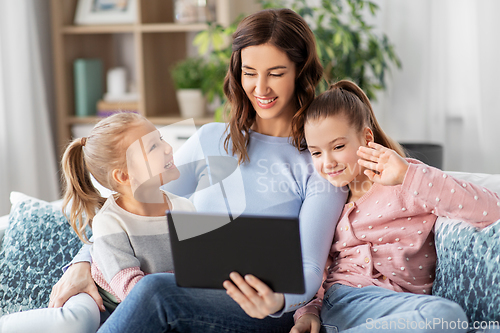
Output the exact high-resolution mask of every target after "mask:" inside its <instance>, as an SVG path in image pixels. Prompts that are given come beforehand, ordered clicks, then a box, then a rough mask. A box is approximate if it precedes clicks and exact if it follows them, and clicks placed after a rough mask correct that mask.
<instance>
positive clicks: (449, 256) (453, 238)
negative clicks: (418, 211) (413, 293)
mask: <svg viewBox="0 0 500 333" xmlns="http://www.w3.org/2000/svg"><path fill="white" fill-rule="evenodd" d="M435 243H436V251H437V256H438V263H437V268H436V280H435V282H434V286H433V289H432V293H433V294H434V295H437V296H441V297H444V298H447V299H450V300H452V301H455V302H456V303H458V304H460V306H461V307H462V308H463V309H464V310H465V313H466V314H467V317H468V318H469V320H470V322H471V323H472V322H474V321H500V311H498V309H500V220H499V221H497V222H495V223H494V224H492V225H490V226H488V227H486V228H484V229H482V230H479V229H476V228H474V227H473V226H471V225H469V224H467V223H465V222H460V221H454V220H448V219H442V218H438V222H437V223H436V242H435Z"/></svg>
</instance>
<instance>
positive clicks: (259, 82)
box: [241, 44, 297, 119]
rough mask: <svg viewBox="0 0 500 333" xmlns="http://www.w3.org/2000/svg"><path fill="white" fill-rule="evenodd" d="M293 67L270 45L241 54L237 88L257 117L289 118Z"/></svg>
mask: <svg viewBox="0 0 500 333" xmlns="http://www.w3.org/2000/svg"><path fill="white" fill-rule="evenodd" d="M295 67H296V66H295V63H294V62H293V61H291V60H290V59H289V58H288V56H287V54H286V53H285V52H283V51H281V50H280V49H278V48H277V47H276V46H273V45H271V44H262V45H256V46H249V47H246V48H244V49H243V50H241V85H242V86H243V89H244V90H245V93H246V95H247V97H248V99H249V100H250V102H251V103H252V105H253V107H254V109H255V111H256V112H257V117H260V118H262V119H275V118H289V119H291V117H292V116H293V115H294V114H295V112H296V111H297V110H296V105H295V102H294V92H295V75H296V68H295Z"/></svg>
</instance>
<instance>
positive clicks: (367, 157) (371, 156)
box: [356, 147, 379, 162]
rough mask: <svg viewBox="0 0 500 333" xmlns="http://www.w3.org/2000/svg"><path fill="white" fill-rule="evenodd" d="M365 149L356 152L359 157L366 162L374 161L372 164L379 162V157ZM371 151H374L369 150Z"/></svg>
mask: <svg viewBox="0 0 500 333" xmlns="http://www.w3.org/2000/svg"><path fill="white" fill-rule="evenodd" d="M361 148H365V147H359V149H358V151H357V152H356V153H357V155H358V156H359V157H361V158H363V159H365V160H368V161H372V162H378V160H379V157H378V156H375V155H374V154H371V153H370V152H366V151H365V149H361ZM368 149H369V150H371V151H373V149H370V148H368Z"/></svg>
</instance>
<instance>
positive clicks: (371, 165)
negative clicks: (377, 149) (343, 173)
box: [358, 160, 380, 171]
mask: <svg viewBox="0 0 500 333" xmlns="http://www.w3.org/2000/svg"><path fill="white" fill-rule="evenodd" d="M358 164H359V165H361V166H362V167H365V168H367V169H370V170H375V171H380V170H378V166H379V164H378V163H375V162H370V161H366V160H358Z"/></svg>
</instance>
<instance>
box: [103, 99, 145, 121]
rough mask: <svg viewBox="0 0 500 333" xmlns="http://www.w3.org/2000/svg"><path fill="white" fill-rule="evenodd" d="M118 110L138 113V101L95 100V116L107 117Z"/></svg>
mask: <svg viewBox="0 0 500 333" xmlns="http://www.w3.org/2000/svg"><path fill="white" fill-rule="evenodd" d="M118 112H134V113H139V103H138V102H137V101H123V102H118V101H116V102H107V101H105V100H99V101H98V102H97V116H99V117H108V116H111V115H112V114H115V113H118Z"/></svg>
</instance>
